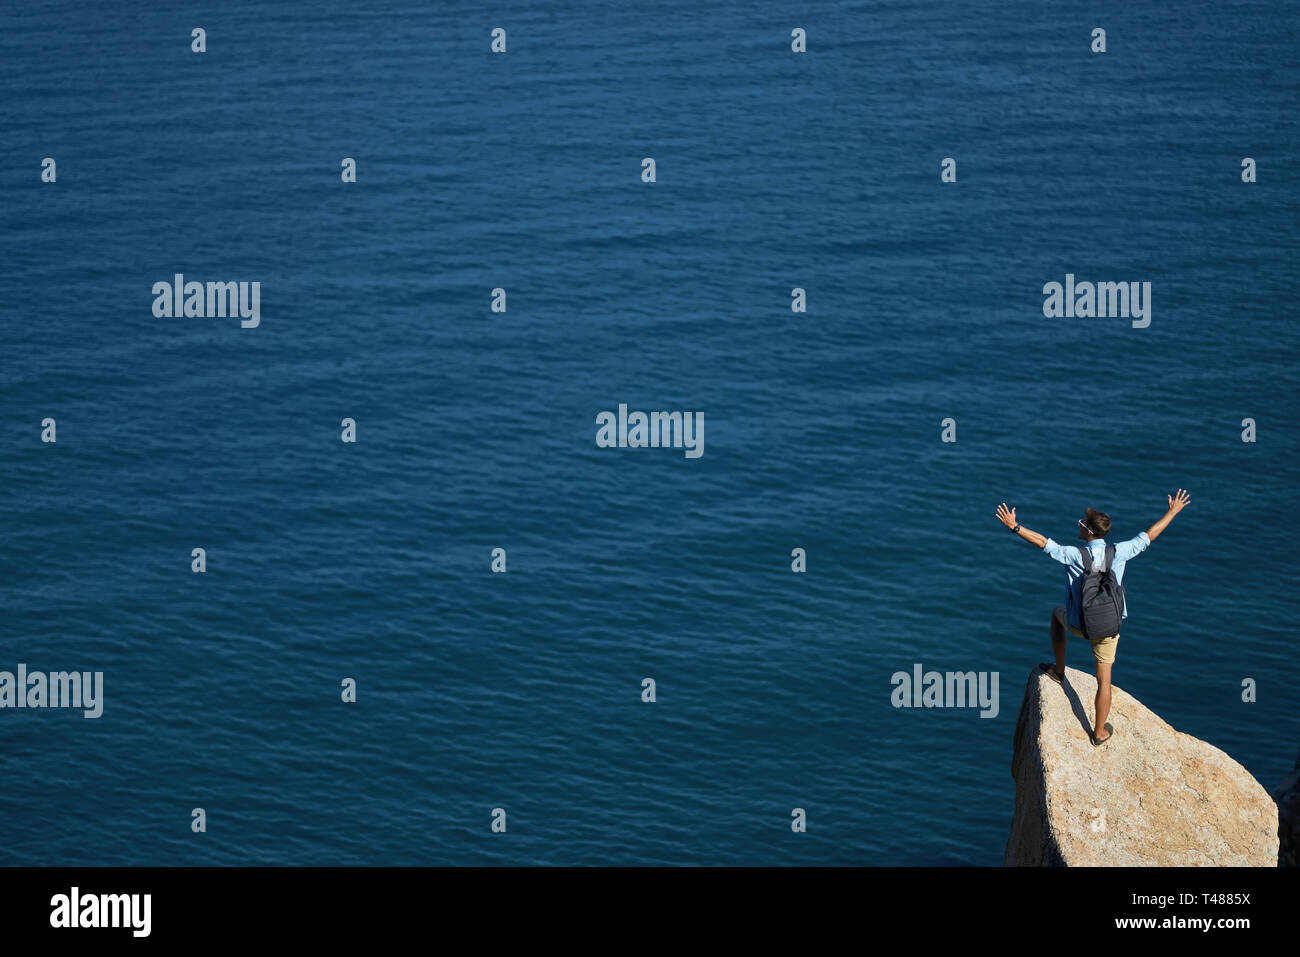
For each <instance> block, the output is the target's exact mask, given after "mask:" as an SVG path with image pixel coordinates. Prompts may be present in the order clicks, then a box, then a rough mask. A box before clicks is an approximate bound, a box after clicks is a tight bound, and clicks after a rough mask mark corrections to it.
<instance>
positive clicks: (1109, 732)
mask: <svg viewBox="0 0 1300 957" xmlns="http://www.w3.org/2000/svg"><path fill="white" fill-rule="evenodd" d="M1105 729H1106V734H1105V735H1104V736H1102V737H1098V736H1097V735H1095V734H1094V735H1093V736H1092V746H1093V747H1094V748H1095V747H1097V745H1099V744H1105V743H1106V742H1107V741H1109V740H1110V739H1111V738H1113V737H1115V729H1114V728H1112V727H1111V726H1110V722H1109V721H1107V722H1106V724H1105Z"/></svg>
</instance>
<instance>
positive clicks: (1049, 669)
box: [1038, 661, 1065, 685]
mask: <svg viewBox="0 0 1300 957" xmlns="http://www.w3.org/2000/svg"><path fill="white" fill-rule="evenodd" d="M1038 667H1039V668H1041V669H1043V671H1044V672H1045V673H1046V674H1047V677H1049V678H1051V679H1052V680H1053V681H1055V682H1056V683H1057V684H1058V685H1059V684H1060V683H1061V679H1062V678H1064V677H1065V675H1062V674H1057V672H1056V668H1055V666H1053V665H1049V664H1048V663H1047V662H1045V661H1044V662H1043V663H1042V664H1041V665H1039V666H1038Z"/></svg>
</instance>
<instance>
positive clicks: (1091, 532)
mask: <svg viewBox="0 0 1300 957" xmlns="http://www.w3.org/2000/svg"><path fill="white" fill-rule="evenodd" d="M1079 526H1080V527H1081V528H1082V529H1083V530H1084V531H1085V532H1088V533H1089V534H1096V533H1095V532H1093V530H1092V529H1091V528H1089V527H1088V526H1087V524H1086V523H1085V522H1084V520H1083V519H1079Z"/></svg>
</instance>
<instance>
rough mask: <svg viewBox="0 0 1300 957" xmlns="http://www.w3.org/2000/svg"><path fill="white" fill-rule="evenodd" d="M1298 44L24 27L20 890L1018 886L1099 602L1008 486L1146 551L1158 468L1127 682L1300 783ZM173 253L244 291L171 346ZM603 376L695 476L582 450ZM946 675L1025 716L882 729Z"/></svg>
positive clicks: (999, 24) (15, 394)
mask: <svg viewBox="0 0 1300 957" xmlns="http://www.w3.org/2000/svg"><path fill="white" fill-rule="evenodd" d="M1298 23H1300V17H1298V16H1297V7H1296V6H1295V5H1293V4H1276V3H1271V2H1259V3H1210V2H1196V3H1185V4H1178V5H1170V8H1169V9H1157V8H1156V6H1155V5H1150V4H1119V3H1089V4H1050V5H1049V4H1038V3H1000V4H931V3H921V2H914V0H905V2H897V3H864V2H825V3H812V4H807V5H800V6H799V7H798V8H797V9H795V8H792V7H789V6H788V5H779V4H767V3H759V4H741V3H736V2H733V0H724V2H719V3H712V4H700V3H684V2H664V3H651V4H631V3H627V4H623V3H588V4H583V3H543V2H540V0H527V2H505V3H502V4H497V5H494V6H493V7H492V9H491V10H490V11H488V10H485V9H484V8H482V7H481V6H479V5H469V4H465V5H456V4H423V3H398V2H390V0H373V2H369V3H366V4H341V3H315V4H288V3H273V2H257V3H251V2H241V3H229V4H225V3H223V4H219V5H209V4H176V3H157V4H125V5H118V4H89V3H69V2H57V0H56V2H52V3H39V4H37V3H18V4H15V5H12V6H7V7H6V8H5V9H4V10H0V221H2V222H3V230H2V237H3V238H2V239H0V243H2V244H3V245H2V246H0V252H2V254H3V270H2V272H0V309H2V310H3V316H4V319H5V329H6V336H5V343H4V349H3V359H2V360H0V423H2V424H3V445H2V446H0V490H2V493H3V494H0V535H2V536H3V546H2V547H0V589H2V590H0V595H2V596H3V602H4V609H5V627H4V629H3V633H2V636H0V670H11V671H12V670H14V669H15V668H16V666H17V665H18V663H20V662H21V663H25V664H26V665H27V666H28V668H29V669H32V670H49V671H55V670H64V669H87V670H102V671H103V672H104V682H105V691H104V697H105V702H104V713H103V716H102V717H101V718H99V719H98V720H85V719H83V718H82V717H81V716H80V713H79V712H72V711H56V710H46V711H13V710H3V711H0V782H2V785H0V863H2V864H74V865H86V864H237V863H250V864H381V863H382V864H426V863H427V864H506V863H514V864H887V865H892V864H923V865H948V864H969V865H995V864H1000V863H1001V859H1002V849H1003V845H1004V843H1005V841H1006V837H1007V833H1008V828H1009V824H1010V820H1011V812H1012V802H1013V797H1014V787H1013V782H1012V780H1011V775H1010V761H1011V744H1012V730H1013V727H1014V723H1015V718H1016V710H1017V707H1018V705H1019V702H1020V698H1021V694H1022V691H1023V688H1024V682H1025V679H1026V677H1027V676H1028V674H1029V672H1030V669H1031V668H1032V667H1033V666H1034V665H1035V664H1036V663H1037V662H1039V661H1040V660H1043V659H1044V658H1046V657H1048V656H1049V655H1050V649H1049V644H1048V640H1047V622H1048V617H1049V614H1050V610H1051V608H1052V606H1053V605H1054V604H1056V603H1058V602H1059V601H1061V599H1062V596H1063V592H1064V583H1065V579H1064V574H1063V572H1062V570H1061V569H1060V567H1059V566H1057V565H1055V564H1054V563H1053V562H1051V561H1050V560H1049V559H1047V558H1045V557H1043V556H1042V555H1040V554H1035V552H1034V550H1033V549H1032V547H1030V546H1028V545H1026V544H1025V543H1023V542H1018V541H1017V540H1015V539H1014V538H1013V537H1011V536H1010V535H1008V533H1007V532H1006V530H1005V529H1003V528H1002V526H1001V525H999V524H998V523H997V521H996V520H995V519H994V516H993V512H994V508H995V506H996V505H997V504H998V503H999V502H1001V501H1007V502H1009V503H1011V504H1013V505H1016V506H1017V507H1018V508H1019V517H1020V519H1021V520H1022V521H1023V522H1024V523H1025V524H1026V525H1028V526H1029V527H1031V528H1033V529H1036V530H1038V531H1041V532H1043V533H1044V534H1047V535H1051V536H1053V537H1055V538H1057V539H1058V540H1061V541H1071V540H1073V535H1074V531H1073V530H1074V528H1075V524H1074V523H1075V520H1076V519H1077V518H1078V517H1079V515H1080V514H1081V511H1082V509H1083V508H1084V507H1085V506H1088V505H1092V506H1096V507H1098V508H1101V509H1103V510H1106V511H1108V512H1109V513H1110V514H1111V516H1112V518H1113V521H1114V528H1115V536H1116V537H1121V538H1127V537H1130V536H1131V535H1133V534H1136V533H1137V532H1138V531H1139V530H1141V529H1144V528H1146V527H1147V526H1148V525H1149V524H1151V523H1152V522H1154V521H1155V520H1156V519H1157V518H1159V516H1160V515H1161V514H1162V513H1163V511H1164V509H1165V504H1166V495H1167V494H1168V493H1169V492H1172V491H1173V490H1175V489H1176V488H1179V487H1184V488H1187V489H1189V490H1190V491H1191V494H1192V503H1191V505H1190V507H1189V508H1188V509H1187V510H1186V511H1185V512H1184V513H1183V514H1182V515H1181V516H1180V517H1178V518H1177V519H1176V520H1175V521H1174V523H1173V525H1172V526H1171V527H1170V528H1169V530H1168V531H1167V532H1165V534H1164V536H1163V537H1162V538H1161V539H1160V540H1159V541H1158V542H1156V543H1155V544H1154V545H1153V546H1152V547H1151V549H1150V550H1149V551H1148V552H1147V553H1145V554H1144V555H1142V556H1141V557H1139V558H1138V559H1136V560H1134V561H1133V562H1132V563H1131V564H1130V566H1129V569H1128V572H1127V575H1126V585H1127V586H1128V589H1129V611H1130V619H1129V621H1128V623H1127V626H1126V629H1125V633H1124V637H1123V639H1122V640H1121V643H1120V648H1119V657H1118V661H1117V664H1116V667H1115V672H1114V679H1115V682H1116V684H1117V685H1118V686H1120V687H1122V688H1124V689H1125V690H1127V691H1129V692H1131V693H1132V694H1134V695H1136V696H1137V697H1138V698H1139V699H1140V700H1141V701H1142V702H1143V703H1145V704H1146V705H1148V706H1149V707H1151V708H1152V709H1154V710H1155V711H1156V712H1158V713H1159V714H1160V715H1161V716H1163V717H1164V718H1165V719H1166V720H1167V721H1169V722H1170V723H1171V724H1172V725H1173V726H1174V727H1176V728H1178V729H1179V730H1181V731H1185V732H1187V733H1189V734H1193V735H1196V736H1198V737H1201V738H1204V739H1205V740H1207V741H1209V742H1211V743H1213V744H1215V745H1216V746H1218V747H1220V748H1223V749H1224V750H1225V751H1227V752H1228V753H1229V754H1230V755H1232V756H1233V757H1234V758H1236V759H1237V760H1238V761H1240V762H1241V763H1242V764H1243V765H1244V766H1245V767H1246V768H1247V769H1248V770H1250V771H1251V773H1252V774H1254V775H1255V776H1256V777H1257V778H1258V779H1259V780H1260V781H1261V783H1263V784H1264V785H1265V786H1266V787H1271V786H1273V785H1274V784H1276V783H1277V781H1278V780H1279V779H1280V778H1281V777H1282V775H1283V774H1284V773H1285V772H1286V771H1287V770H1288V769H1289V768H1290V767H1291V765H1292V763H1293V762H1294V760H1295V757H1296V751H1297V748H1300V721H1297V714H1296V709H1295V701H1296V697H1295V688H1296V686H1297V681H1298V680H1300V668H1298V667H1297V665H1296V659H1295V655H1294V648H1295V641H1296V636H1295V618H1296V611H1297V606H1296V601H1295V597H1294V594H1295V593H1294V588H1295V581H1296V570H1297V551H1296V549H1297V546H1296V544H1295V543H1296V541H1297V532H1300V521H1298V520H1297V495H1298V493H1300V483H1298V481H1297V480H1298V478H1300V476H1298V475H1297V463H1298V462H1300V459H1298V457H1297V431H1296V430H1297V423H1298V422H1300V403H1298V402H1297V399H1298V397H1300V392H1298V389H1297V387H1298V385H1300V372H1298V366H1297V346H1298V345H1300V334H1298V333H1297V331H1296V324H1295V323H1296V317H1295V303H1296V299H1297V292H1298V291H1300V290H1298V289H1297V266H1296V264H1297V262H1298V261H1300V224H1298V217H1297V213H1298V212H1300V191H1298V190H1297V185H1296V184H1297V177H1300V154H1298V152H1297V138H1296V132H1297V130H1296V123H1297V120H1296V117H1297V106H1298V105H1300V104H1298V100H1300V97H1298V96H1297V92H1298V79H1297V78H1298V77H1300V73H1298V72H1297V52H1296V51H1297V49H1298V46H1297V24H1298ZM200 26H201V27H203V28H204V29H205V30H206V31H207V52H206V53H205V54H202V55H198V54H194V53H192V52H191V50H190V31H191V29H193V28H194V27H200ZM497 26H501V27H504V28H506V30H507V36H508V53H506V54H505V55H499V56H498V55H493V54H491V53H490V51H489V39H490V36H489V35H490V31H491V29H492V28H493V27H497ZM1095 26H1101V27H1104V28H1105V29H1106V31H1107V46H1108V49H1107V52H1106V53H1105V54H1100V55H1094V54H1092V53H1091V52H1090V51H1089V44H1090V34H1091V31H1092V28H1093V27H1095ZM794 27H803V28H804V29H806V30H807V35H808V48H809V49H808V53H806V54H804V55H795V54H792V53H791V51H790V31H791V29H793V28H794ZM47 156H48V157H53V158H55V159H56V161H57V164H58V165H57V175H58V179H57V182H56V183H54V184H46V183H42V182H41V181H40V164H41V161H42V159H43V158H44V157H47ZM1246 156H1249V157H1253V158H1254V159H1255V160H1256V161H1257V163H1258V182H1257V183H1254V184H1249V185H1248V184H1244V183H1243V182H1242V181H1241V176H1240V168H1241V167H1240V164H1241V160H1242V158H1243V157H1246ZM343 157H354V158H355V159H356V161H357V170H358V174H357V176H358V181H357V183H356V184H344V183H342V182H341V180H340V175H339V170H340V161H341V160H342V158H343ZM644 157H653V158H654V159H655V160H656V163H657V182H655V183H654V184H645V183H642V182H641V178H640V173H641V161H642V159H643V158H644ZM944 157H953V158H955V159H956V160H957V163H958V181H957V182H956V183H954V184H944V183H941V182H940V177H939V172H940V161H941V160H942V159H943V158H944ZM177 272H181V273H184V274H185V275H186V277H187V278H189V279H197V280H200V281H206V280H256V281H260V282H261V283H262V321H261V325H260V327H258V328H257V329H241V328H240V327H239V325H238V323H237V322H234V321H231V320H205V319H158V318H155V317H154V316H153V314H152V311H151V304H152V301H153V295H152V292H151V289H152V285H153V283H154V282H156V281H159V280H167V281H170V280H171V278H172V276H173V274H174V273H177ZM1067 272H1073V273H1075V274H1076V275H1077V276H1078V278H1079V279H1080V280H1085V279H1086V280H1094V281H1096V280H1145V281H1150V282H1151V284H1152V322H1151V325H1150V327H1149V328H1146V329H1133V328H1131V326H1130V325H1129V323H1127V322H1125V321H1123V320H1100V319H1093V320H1087V319H1047V318H1045V317H1044V316H1043V313H1042V301H1043V295H1042V287H1043V284H1044V283H1046V282H1049V281H1063V280H1064V277H1065V274H1066V273H1067ZM796 286H798V287H802V288H804V289H806V290H807V295H808V311H807V313H806V314H795V313H792V312H791V309H790V291H791V289H792V288H794V287H796ZM496 287H502V288H505V289H506V290H507V296H508V311H507V312H506V313H504V314H500V313H493V312H491V310H490V308H489V304H490V293H491V290H492V289H493V288H496ZM619 403H627V404H628V406H629V407H630V408H632V409H679V410H700V411H703V412H704V414H705V423H706V430H705V452H704V454H703V456H702V457H701V458H699V459H688V458H686V457H685V456H684V455H682V454H681V452H679V451H670V450H649V449H646V450H611V449H599V448H597V447H596V445H595V441H594V439H595V416H596V413H597V412H599V411H601V410H605V409H615V408H617V406H618V404H619ZM950 416H951V417H953V418H954V419H955V420H956V423H957V439H958V440H957V442H955V443H943V442H941V441H940V432H941V425H940V423H941V421H942V420H943V419H944V418H946V417H950ZM45 417H53V418H54V419H55V420H56V421H57V430H58V431H57V436H58V441H57V443H55V444H52V445H51V444H44V443H42V442H41V441H40V423H41V421H42V419H44V418H45ZM345 417H352V418H354V419H355V420H356V423H357V439H358V440H357V442H356V444H355V445H345V444H343V443H342V442H341V441H340V422H341V420H342V419H343V418H345ZM1245 417H1252V418H1254V419H1256V422H1257V428H1258V442H1256V443H1254V444H1248V443H1244V442H1242V441H1241V430H1242V426H1241V422H1242V419H1243V418H1245ZM194 547H203V548H205V549H206V550H207V556H208V558H207V560H208V571H207V573H206V574H203V575H196V574H193V573H192V572H191V571H190V552H191V549H192V548H194ZM495 547H503V548H505V549H506V550H507V555H508V572H507V573H506V574H504V575H494V574H492V573H491V572H490V571H489V561H490V552H491V550H492V549H493V548H495ZM795 547H801V548H804V549H806V550H807V555H808V571H807V573H806V574H802V575H799V574H792V572H791V569H790V553H791V550H792V549H793V548H795ZM1079 644H1080V643H1077V642H1076V643H1075V645H1074V646H1072V648H1071V651H1070V659H1071V663H1072V664H1074V665H1076V666H1080V667H1088V666H1089V665H1090V660H1091V659H1090V655H1089V654H1088V651H1087V649H1086V647H1079V646H1078V645H1079ZM916 663H920V664H922V665H923V666H924V667H925V668H927V669H931V668H933V669H938V670H943V671H948V670H968V669H969V670H977V671H991V672H997V673H998V674H999V675H1000V677H1001V683H1000V698H999V705H1000V711H999V713H998V715H997V716H996V717H995V718H992V719H984V718H981V717H980V716H979V714H978V712H977V711H976V710H972V709H933V710H926V709H916V710H913V709H895V708H894V707H892V706H891V704H890V693H891V691H892V685H891V681H890V678H891V675H892V674H893V673H894V672H896V671H900V670H902V671H910V670H911V669H912V667H913V665H914V664H916ZM346 677H354V678H355V679H356V680H357V683H358V701H357V702H356V703H355V704H353V705H345V704H343V703H341V701H340V694H339V689H340V682H341V680H342V679H344V678H346ZM644 677H653V678H654V679H655V680H656V682H657V692H658V694H657V697H658V700H657V701H656V702H655V703H654V704H645V703H643V702H642V701H641V698H640V694H641V681H642V679H643V678H644ZM1245 678H1253V679H1254V680H1255V681H1256V682H1257V683H1258V700H1257V701H1255V702H1253V703H1245V702H1243V701H1242V694H1241V685H1242V681H1243V679H1245ZM1121 730H1122V729H1121ZM196 807H202V808H204V809H205V810H206V813H207V821H208V830H207V832H206V833H204V834H195V833H192V832H191V828H190V821H191V817H190V814H191V810H192V809H193V808H196ZM496 807H500V808H504V809H506V812H507V815H508V830H507V833H506V834H504V835H502V834H493V833H491V830H490V823H491V811H492V809H493V808H496ZM796 807H802V808H804V809H806V811H807V815H808V830H807V833H806V834H795V833H792V831H791V828H790V820H791V817H790V815H791V810H792V809H793V808H796Z"/></svg>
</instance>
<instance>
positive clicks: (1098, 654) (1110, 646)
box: [1054, 605, 1119, 665]
mask: <svg viewBox="0 0 1300 957" xmlns="http://www.w3.org/2000/svg"><path fill="white" fill-rule="evenodd" d="M1054 614H1055V615H1056V617H1057V618H1059V619H1061V623H1062V624H1064V623H1065V606H1064V605H1057V606H1056V609H1055V611H1054ZM1069 630H1070V634H1072V635H1074V636H1075V637H1076V638H1083V632H1081V631H1080V630H1079V629H1078V628H1075V627H1074V625H1070V626H1069ZM1084 640H1085V641H1087V642H1088V643H1089V644H1091V645H1092V657H1093V660H1094V661H1096V662H1097V664H1099V665H1113V664H1114V663H1115V646H1116V645H1118V644H1119V635H1111V636H1110V637H1109V638H1098V639H1097V640H1095V641H1093V640H1092V639H1091V638H1087V639H1084Z"/></svg>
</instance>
